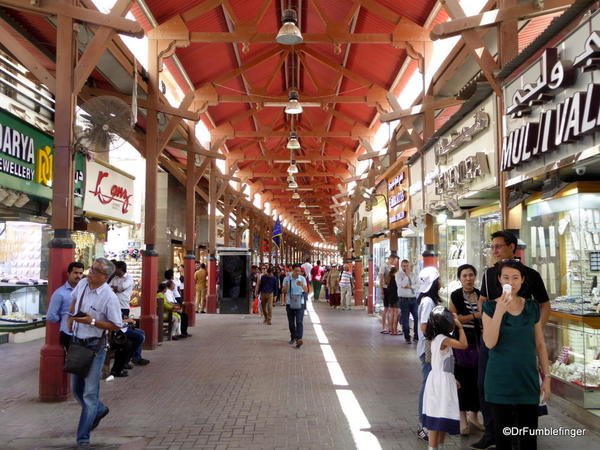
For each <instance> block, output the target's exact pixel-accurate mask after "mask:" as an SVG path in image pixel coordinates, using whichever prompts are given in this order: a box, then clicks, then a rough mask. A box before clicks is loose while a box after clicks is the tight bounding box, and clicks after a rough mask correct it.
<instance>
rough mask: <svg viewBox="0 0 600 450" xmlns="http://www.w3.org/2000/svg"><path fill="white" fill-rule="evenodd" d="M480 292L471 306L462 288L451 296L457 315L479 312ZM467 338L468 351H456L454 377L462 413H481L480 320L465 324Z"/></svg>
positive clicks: (476, 290)
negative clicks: (479, 389)
mask: <svg viewBox="0 0 600 450" xmlns="http://www.w3.org/2000/svg"><path fill="white" fill-rule="evenodd" d="M478 298H479V290H478V289H475V296H474V300H475V302H474V303H471V304H469V302H467V300H466V299H465V295H464V293H463V290H462V288H460V289H457V290H456V291H454V292H452V294H450V301H451V302H452V304H453V305H454V307H455V308H456V311H457V315H459V316H465V315H470V314H472V313H473V312H477V299H478ZM463 329H464V330H465V336H466V337H467V342H468V343H469V348H468V349H467V350H457V349H454V376H455V377H456V380H457V381H458V382H459V383H460V389H458V404H459V407H460V410H461V411H475V412H476V411H479V392H478V390H477V355H478V351H477V348H478V347H477V346H478V345H479V338H480V336H481V325H480V322H479V319H475V320H473V321H471V322H466V323H463Z"/></svg>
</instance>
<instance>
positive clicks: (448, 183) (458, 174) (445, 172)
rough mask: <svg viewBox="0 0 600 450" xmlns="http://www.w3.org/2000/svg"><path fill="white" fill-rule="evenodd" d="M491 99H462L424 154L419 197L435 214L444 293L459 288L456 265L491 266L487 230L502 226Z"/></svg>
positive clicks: (494, 121)
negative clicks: (421, 189) (424, 168)
mask: <svg viewBox="0 0 600 450" xmlns="http://www.w3.org/2000/svg"><path fill="white" fill-rule="evenodd" d="M495 101H496V100H495V97H494V96H487V97H486V98H480V97H477V96H475V98H474V99H473V100H472V101H470V102H468V103H465V104H464V105H463V106H462V107H461V109H460V110H459V111H458V112H457V113H456V115H455V118H453V119H451V120H450V121H449V122H448V123H447V124H446V125H445V126H444V128H442V129H441V130H440V132H439V133H438V136H437V140H436V142H435V144H434V145H433V146H432V147H430V148H429V149H427V151H426V153H425V156H424V161H425V167H426V168H427V169H428V171H427V173H426V176H425V180H424V185H425V189H424V195H425V198H426V209H427V211H428V213H429V214H431V215H432V216H433V217H434V218H435V226H436V229H437V235H438V239H439V242H438V248H437V250H438V256H439V269H440V276H441V279H442V283H443V286H444V289H443V296H444V297H447V296H448V295H449V293H450V292H452V291H453V290H455V289H458V288H459V287H460V283H459V281H458V279H457V276H456V270H457V268H458V267H459V266H461V265H463V264H467V263H468V264H472V265H473V266H475V267H476V268H477V269H478V272H479V276H480V277H481V273H483V269H484V268H485V267H486V266H489V265H490V264H491V261H490V251H489V241H490V239H489V237H490V234H491V233H492V232H493V231H496V230H497V229H499V228H500V227H501V221H500V204H499V201H498V199H499V192H498V188H497V180H498V177H497V173H496V172H497V170H496V166H497V164H496V148H497V145H496V139H497V138H496V126H497V120H496V113H495V110H496V108H495ZM461 117H462V118H461ZM479 282H480V281H479Z"/></svg>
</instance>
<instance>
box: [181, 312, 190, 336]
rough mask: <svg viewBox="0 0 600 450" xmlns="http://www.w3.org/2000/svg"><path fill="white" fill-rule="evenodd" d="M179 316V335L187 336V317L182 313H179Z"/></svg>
mask: <svg viewBox="0 0 600 450" xmlns="http://www.w3.org/2000/svg"><path fill="white" fill-rule="evenodd" d="M179 315H180V316H181V334H183V335H184V336H185V335H186V334H188V332H187V331H188V315H187V313H184V312H180V313H179Z"/></svg>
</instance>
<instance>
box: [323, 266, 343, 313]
mask: <svg viewBox="0 0 600 450" xmlns="http://www.w3.org/2000/svg"><path fill="white" fill-rule="evenodd" d="M325 283H326V284H327V289H329V306H330V307H331V309H337V308H338V307H339V306H340V271H339V270H338V268H337V266H336V265H335V264H333V265H332V266H331V270H330V271H329V272H327V275H326V277H325Z"/></svg>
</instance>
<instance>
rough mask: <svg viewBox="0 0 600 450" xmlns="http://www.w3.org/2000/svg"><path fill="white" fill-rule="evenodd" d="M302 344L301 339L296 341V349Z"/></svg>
mask: <svg viewBox="0 0 600 450" xmlns="http://www.w3.org/2000/svg"><path fill="white" fill-rule="evenodd" d="M302 344H303V342H302V339H296V348H300V347H302Z"/></svg>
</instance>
